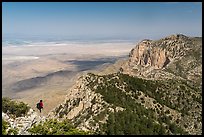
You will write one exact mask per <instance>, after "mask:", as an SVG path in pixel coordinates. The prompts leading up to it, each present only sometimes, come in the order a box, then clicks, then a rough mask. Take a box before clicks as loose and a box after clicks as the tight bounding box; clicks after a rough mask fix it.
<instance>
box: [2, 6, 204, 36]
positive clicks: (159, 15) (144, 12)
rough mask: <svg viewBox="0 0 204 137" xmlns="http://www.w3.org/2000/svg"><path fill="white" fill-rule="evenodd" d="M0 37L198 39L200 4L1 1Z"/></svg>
mask: <svg viewBox="0 0 204 137" xmlns="http://www.w3.org/2000/svg"><path fill="white" fill-rule="evenodd" d="M2 8H3V13H2V19H3V21H2V23H3V25H2V28H3V36H4V35H5V34H6V35H11V34H14V35H27V36H28V35H40V36H48V35H56V36H67V37H72V36H81V37H117V38H136V37H144V38H156V37H161V36H166V35H170V34H175V33H182V34H185V35H189V36H202V3H201V2H200V3H196V2H181V3H179V2H154V3H151V2H144V3H143V2H117V3H115V2H113V3H111V2H84V3H83V2H27V3H26V2H16V3H15V2H3V4H2Z"/></svg>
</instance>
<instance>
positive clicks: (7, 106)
mask: <svg viewBox="0 0 204 137" xmlns="http://www.w3.org/2000/svg"><path fill="white" fill-rule="evenodd" d="M29 109H30V107H29V106H28V105H27V104H25V103H23V102H17V101H13V100H11V99H10V98H7V97H3V98H2V111H3V112H4V113H7V114H8V115H12V116H14V117H20V116H24V115H26V114H27V112H28V111H29Z"/></svg>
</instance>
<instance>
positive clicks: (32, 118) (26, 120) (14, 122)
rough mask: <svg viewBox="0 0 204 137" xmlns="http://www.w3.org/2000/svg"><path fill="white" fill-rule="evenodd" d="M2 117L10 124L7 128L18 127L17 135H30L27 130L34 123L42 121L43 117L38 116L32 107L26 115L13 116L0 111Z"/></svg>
mask: <svg viewBox="0 0 204 137" xmlns="http://www.w3.org/2000/svg"><path fill="white" fill-rule="evenodd" d="M2 119H4V120H5V121H7V122H8V123H9V124H10V127H9V128H14V129H18V135H30V133H29V132H28V131H27V130H28V129H29V128H30V127H32V125H34V124H35V123H36V124H37V123H39V122H40V121H44V120H45V117H41V116H39V115H38V114H37V113H36V112H35V111H34V110H33V109H30V110H29V112H28V113H27V114H26V116H24V117H17V118H13V117H11V116H9V115H7V114H6V113H4V112H2ZM9 128H8V129H9Z"/></svg>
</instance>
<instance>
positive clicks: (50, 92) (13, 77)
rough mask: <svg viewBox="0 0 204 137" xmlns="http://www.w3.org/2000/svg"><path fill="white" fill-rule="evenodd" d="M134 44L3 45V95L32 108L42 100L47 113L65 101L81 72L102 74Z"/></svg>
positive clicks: (124, 55) (126, 53) (44, 111)
mask: <svg viewBox="0 0 204 137" xmlns="http://www.w3.org/2000/svg"><path fill="white" fill-rule="evenodd" d="M134 46H135V45H134V43H97V44H96V43H89V44H85V43H80V44H79V43H78V44H77V43H74V44H73V43H72V44H66V43H65V44H52V45H49V44H38V45H25V46H3V47H2V95H3V96H7V97H10V98H12V99H15V100H20V101H24V102H26V103H27V104H28V105H29V106H31V107H32V108H34V109H36V108H35V107H36V103H37V102H38V101H39V100H40V99H42V100H43V102H44V110H43V115H46V114H47V113H48V112H49V111H50V110H52V109H53V108H55V107H56V106H57V105H58V104H60V103H62V102H63V101H64V98H65V96H66V94H67V92H69V88H70V87H71V86H72V85H73V84H74V83H75V81H76V80H77V78H78V77H79V76H80V75H82V74H84V73H87V72H95V73H96V72H98V73H99V72H100V73H101V70H102V69H104V68H106V67H108V66H110V64H113V63H114V62H115V61H117V60H118V59H123V58H125V57H126V56H127V55H128V54H129V52H130V50H131V49H132V48H133V47H134ZM109 70H110V71H111V69H109ZM112 70H114V69H112ZM106 71H107V69H106Z"/></svg>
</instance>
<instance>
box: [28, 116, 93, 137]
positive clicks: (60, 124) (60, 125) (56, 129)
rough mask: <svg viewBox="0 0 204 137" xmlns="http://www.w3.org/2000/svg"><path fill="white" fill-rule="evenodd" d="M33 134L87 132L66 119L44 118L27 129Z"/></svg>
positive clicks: (79, 133) (74, 133)
mask: <svg viewBox="0 0 204 137" xmlns="http://www.w3.org/2000/svg"><path fill="white" fill-rule="evenodd" d="M28 131H29V132H30V133H31V134H34V135H88V134H90V133H89V132H85V131H83V130H79V129H76V128H75V127H74V126H73V125H72V124H71V123H70V122H69V121H68V120H63V121H58V120H57V119H50V120H46V121H45V122H44V123H39V124H38V125H34V126H33V127H32V128H30V129H28Z"/></svg>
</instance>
